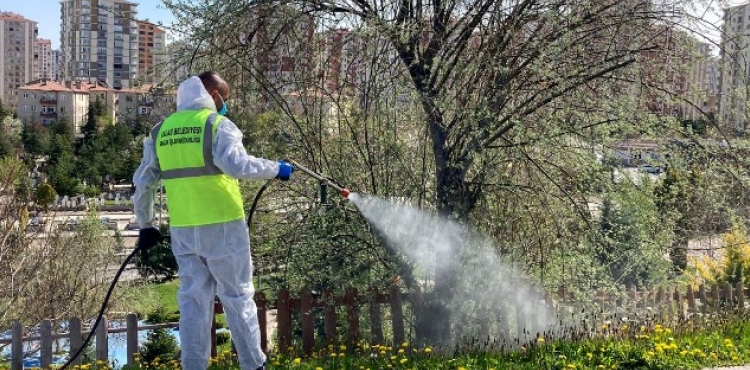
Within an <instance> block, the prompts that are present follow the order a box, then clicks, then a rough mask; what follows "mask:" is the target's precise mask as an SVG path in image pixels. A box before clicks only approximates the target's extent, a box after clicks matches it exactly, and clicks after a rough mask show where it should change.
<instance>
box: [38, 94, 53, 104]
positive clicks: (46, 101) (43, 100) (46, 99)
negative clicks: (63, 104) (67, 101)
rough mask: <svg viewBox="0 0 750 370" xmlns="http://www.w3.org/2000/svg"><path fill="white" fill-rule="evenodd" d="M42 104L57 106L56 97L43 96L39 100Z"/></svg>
mask: <svg viewBox="0 0 750 370" xmlns="http://www.w3.org/2000/svg"><path fill="white" fill-rule="evenodd" d="M39 101H40V102H41V103H42V104H57V97H55V96H44V95H42V98H41V99H40V100H39Z"/></svg>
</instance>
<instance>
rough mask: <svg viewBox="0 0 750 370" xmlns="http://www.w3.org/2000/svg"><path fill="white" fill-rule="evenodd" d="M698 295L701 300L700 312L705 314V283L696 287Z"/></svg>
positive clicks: (706, 306)
mask: <svg viewBox="0 0 750 370" xmlns="http://www.w3.org/2000/svg"><path fill="white" fill-rule="evenodd" d="M698 297H699V298H700V300H701V312H702V313H704V314H705V313H706V312H708V311H707V308H708V296H707V295H706V285H705V284H701V285H700V286H699V287H698Z"/></svg>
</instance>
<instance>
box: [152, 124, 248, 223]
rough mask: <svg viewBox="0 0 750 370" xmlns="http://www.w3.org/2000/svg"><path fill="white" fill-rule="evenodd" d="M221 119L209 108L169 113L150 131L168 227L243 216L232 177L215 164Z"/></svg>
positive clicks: (239, 198) (237, 185) (239, 194)
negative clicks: (167, 212) (214, 153)
mask: <svg viewBox="0 0 750 370" xmlns="http://www.w3.org/2000/svg"><path fill="white" fill-rule="evenodd" d="M218 118H220V116H219V115H218V114H217V113H215V112H213V111H211V110H209V109H202V110H185V111H180V112H177V113H174V114H172V115H171V116H169V117H168V118H167V119H166V120H165V121H164V122H162V123H160V124H159V125H157V126H156V127H154V129H153V130H151V139H152V140H153V141H154V147H155V148H156V157H157V158H158V159H159V167H161V179H162V180H164V187H165V189H166V191H167V207H168V208H169V224H170V226H178V227H180V226H200V225H210V224H217V223H222V222H228V221H234V220H240V219H243V218H244V217H245V212H244V208H243V204H242V194H241V193H240V187H239V184H238V182H237V180H236V179H233V178H231V177H229V176H227V175H225V174H224V173H223V172H222V171H221V169H219V168H218V167H216V165H214V161H213V152H212V145H213V137H214V135H215V134H216V129H217V127H218V126H219V125H218V123H219V122H218V121H219V119H218Z"/></svg>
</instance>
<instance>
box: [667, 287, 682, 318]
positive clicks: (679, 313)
mask: <svg viewBox="0 0 750 370" xmlns="http://www.w3.org/2000/svg"><path fill="white" fill-rule="evenodd" d="M670 289H671V288H670ZM674 297H675V302H676V304H677V319H678V320H682V319H684V318H685V307H684V304H683V302H682V292H680V287H675V288H674Z"/></svg>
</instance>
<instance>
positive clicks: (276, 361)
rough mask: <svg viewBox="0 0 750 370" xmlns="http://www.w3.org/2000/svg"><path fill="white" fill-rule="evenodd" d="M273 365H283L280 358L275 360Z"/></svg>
mask: <svg viewBox="0 0 750 370" xmlns="http://www.w3.org/2000/svg"><path fill="white" fill-rule="evenodd" d="M273 365H274V366H279V365H281V363H280V362H279V360H275V361H274V362H273Z"/></svg>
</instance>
